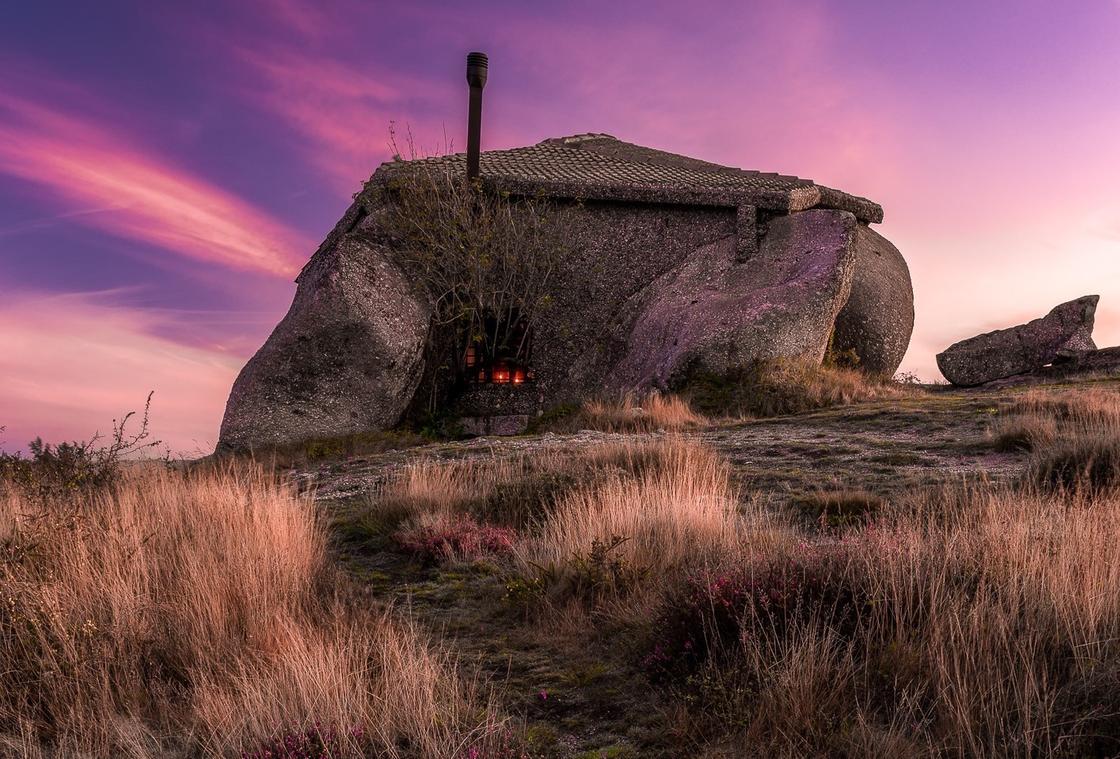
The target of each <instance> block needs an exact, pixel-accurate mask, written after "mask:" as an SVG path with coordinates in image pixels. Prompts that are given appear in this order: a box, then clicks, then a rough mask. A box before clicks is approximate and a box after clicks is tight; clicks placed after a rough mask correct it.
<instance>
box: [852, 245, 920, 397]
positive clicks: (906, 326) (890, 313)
mask: <svg viewBox="0 0 1120 759" xmlns="http://www.w3.org/2000/svg"><path fill="white" fill-rule="evenodd" d="M855 248H856V265H855V268H856V271H857V272H858V274H857V275H856V276H854V277H853V278H852V292H851V295H850V296H849V297H848V302H847V304H845V306H844V308H843V309H841V311H840V314H839V315H838V316H837V317H836V331H835V333H834V335H833V338H832V348H833V350H834V351H836V352H844V351H849V350H851V351H854V352H855V354H856V355H857V356H858V357H859V367H860V368H861V369H863V370H864V371H866V372H869V373H872V374H880V375H887V376H890V375H893V374H894V373H895V371H896V370H897V369H898V365H899V364H901V363H902V357H903V356H904V355H906V348H907V347H908V346H909V345H910V335H911V334H912V333H913V331H914V288H913V286H912V285H911V283H910V269H909V268H907V266H906V259H904V258H903V257H902V254H901V253H899V252H898V248H896V247H895V246H894V245H892V244H891V241H890V240H888V239H887V238H885V237H883V236H882V235H881V234H879V233H878V232H876V231H875V230H873V229H871V228H870V227H867V226H865V225H863V224H861V225H860V226H859V227H858V228H857V230H856V241H855Z"/></svg>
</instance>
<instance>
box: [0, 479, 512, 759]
mask: <svg viewBox="0 0 1120 759" xmlns="http://www.w3.org/2000/svg"><path fill="white" fill-rule="evenodd" d="M324 547H325V535H324V531H323V528H322V526H321V525H320V524H319V522H318V520H317V519H316V517H315V514H314V512H313V511H312V508H311V504H310V502H309V501H308V500H306V499H302V498H299V497H296V496H295V495H294V494H293V493H292V492H291V491H290V490H289V489H287V488H285V487H282V486H280V485H278V484H277V483H276V482H275V481H274V480H273V479H272V478H270V477H269V476H267V475H265V474H264V473H262V472H261V471H260V470H259V469H238V470H235V469H224V470H220V471H211V472H209V473H199V474H195V475H182V474H177V473H170V472H167V471H163V470H162V469H148V470H144V471H141V472H133V473H132V474H131V475H130V476H128V477H127V478H126V479H125V481H124V482H123V483H122V484H120V485H119V486H118V487H116V488H114V489H112V490H106V491H103V492H99V493H94V494H92V495H89V496H88V497H85V496H74V497H72V498H70V499H66V500H62V499H57V498H56V499H51V500H48V501H46V502H41V501H32V500H28V499H26V498H24V497H22V496H20V495H19V494H18V493H15V492H9V493H7V494H5V496H4V498H3V500H2V501H0V600H2V603H3V606H2V608H0V725H2V726H4V727H3V728H2V729H3V732H4V736H3V740H5V741H6V742H7V743H8V745H9V746H18V747H19V749H18V750H20V751H23V752H32V753H33V752H35V751H37V750H39V749H40V748H47V749H50V750H53V751H57V752H60V754H61V755H94V756H135V757H148V756H167V755H176V754H182V755H197V754H205V755H224V754H230V753H234V754H236V753H237V752H239V751H242V750H248V749H253V748H254V747H255V746H257V745H259V744H260V742H261V741H266V740H270V739H275V738H277V737H278V735H277V733H278V731H280V730H283V729H293V730H298V729H301V728H305V727H307V726H309V725H311V724H313V723H314V722H318V723H320V724H321V725H323V726H330V727H333V728H335V729H337V730H339V731H341V732H342V734H343V735H344V736H348V731H350V730H351V729H352V728H361V730H362V731H363V732H364V737H363V738H361V739H358V738H354V737H353V736H350V737H344V738H343V743H344V744H347V745H345V746H344V748H345V749H353V750H355V751H357V750H358V748H359V744H362V747H363V748H365V749H366V750H374V751H376V752H377V753H378V755H385V756H397V755H399V754H400V748H399V747H400V746H401V745H404V743H402V741H403V742H405V743H407V744H408V745H411V746H412V747H413V753H418V754H420V755H423V756H431V757H437V756H439V757H442V756H450V755H453V754H454V753H456V752H457V751H458V750H460V749H461V748H462V747H463V746H464V745H467V744H469V743H470V742H471V741H479V742H481V741H485V740H486V737H485V734H486V733H487V731H488V730H490V729H492V728H493V725H492V724H490V723H489V722H488V719H489V718H488V717H486V714H487V710H486V706H487V701H486V698H484V697H483V696H482V695H481V694H480V692H479V690H478V689H477V688H476V687H475V686H474V685H472V684H471V683H469V682H465V681H463V680H462V679H460V678H459V677H458V675H457V673H456V672H455V667H454V664H453V662H452V661H451V660H450V659H449V658H448V657H447V656H445V655H444V654H442V653H440V652H439V651H436V650H433V649H432V648H430V647H429V646H428V645H427V644H426V643H425V642H424V640H423V638H422V637H420V636H419V635H418V634H417V633H416V632H415V631H413V630H411V629H409V628H408V627H406V626H402V624H401V623H399V622H396V621H394V620H391V619H390V618H389V617H388V616H387V615H386V614H384V613H375V612H371V611H366V610H363V609H364V605H363V604H358V603H354V602H353V601H351V600H348V599H347V598H346V596H345V594H344V593H343V592H342V591H341V590H340V587H339V585H338V584H337V583H336V581H335V580H334V579H332V576H331V573H330V572H329V570H328V568H327V566H326V563H325V562H326V558H325V552H324ZM48 753H49V751H48ZM410 755H411V754H410Z"/></svg>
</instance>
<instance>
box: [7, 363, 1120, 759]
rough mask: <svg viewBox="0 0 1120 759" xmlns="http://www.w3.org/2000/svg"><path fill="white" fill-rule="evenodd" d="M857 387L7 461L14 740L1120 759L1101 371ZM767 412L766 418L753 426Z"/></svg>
mask: <svg viewBox="0 0 1120 759" xmlns="http://www.w3.org/2000/svg"><path fill="white" fill-rule="evenodd" d="M841 380H842V381H838V382H832V381H831V380H829V379H828V378H825V379H823V380H822V379H821V378H820V377H814V378H813V379H812V381H811V382H807V383H803V385H802V386H803V387H806V386H807V387H809V388H810V390H809V391H807V392H804V393H801V394H800V395H797V396H796V397H793V398H790V397H786V396H784V395H783V396H782V397H780V398H778V399H777V400H775V398H774V397H768V398H767V399H766V404H765V405H764V406H762V407H759V406H757V405H756V406H754V407H752V406H751V402H752V401H751V398H750V397H747V396H744V395H743V393H742V392H740V391H739V390H736V391H735V392H737V393H739V396H738V397H739V399H740V400H741V401H742V404H741V405H740V407H739V408H738V409H737V410H736V414H735V418H733V419H728V418H724V417H719V416H715V415H712V414H710V413H709V414H708V415H702V414H700V413H698V412H697V411H695V410H694V408H690V407H689V405H688V403H685V402H682V401H680V400H677V399H655V400H652V401H651V400H650V399H636V398H629V399H626V400H625V401H623V402H622V403H616V404H608V403H601V404H594V405H589V406H587V407H585V408H584V409H582V410H578V411H574V412H573V413H571V414H568V415H566V416H564V417H563V418H562V419H561V418H557V419H556V420H553V422H552V430H551V431H542V432H540V433H538V434H534V435H528V436H523V437H519V438H510V439H485V440H470V441H459V442H442V443H431V444H424V445H415V446H408V447H402V448H399V449H396V450H387V451H385V450H380V451H377V452H371V453H368V454H356V453H355V454H353V455H350V456H348V457H345V458H326V459H321V460H319V461H318V462H317V463H314V464H303V465H301V466H300V467H297V468H296V469H295V470H293V471H291V472H281V473H278V474H277V475H269V474H266V473H265V472H263V471H262V470H261V469H260V468H259V467H256V466H255V465H251V464H247V463H245V462H237V463H231V464H228V465H222V466H206V467H198V466H196V467H193V468H187V469H185V470H184V468H182V467H179V468H173V469H167V468H166V467H157V466H154V465H151V466H147V467H125V468H124V471H123V474H122V475H121V476H120V477H117V478H113V479H112V480H111V481H109V482H108V483H98V484H97V485H91V486H88V487H87V486H83V487H79V488H77V489H71V490H58V489H52V488H47V489H45V490H44V489H40V490H37V491H30V490H28V488H27V487H26V477H23V478H22V479H18V480H17V479H16V478H13V477H11V476H9V477H8V478H7V479H6V480H5V482H6V485H5V486H4V491H3V496H2V497H0V593H2V594H3V602H4V605H3V607H2V608H0V636H2V637H0V643H2V646H0V686H2V687H0V694H2V695H0V725H10V726H12V727H10V728H4V730H5V736H4V739H5V740H6V741H7V744H8V746H9V747H10V750H11V751H13V752H16V753H17V754H18V753H20V752H22V753H25V754H28V755H35V754H36V752H40V751H42V752H43V755H51V752H52V750H54V749H61V753H62V755H77V754H92V755H106V756H108V755H113V756H117V755H133V756H162V755H168V754H172V755H173V754H178V755H181V756H191V755H208V754H218V755H228V756H254V757H258V756H259V757H265V756H320V755H324V754H326V755H329V756H402V757H404V756H430V757H470V758H471V759H482V758H483V757H596V756H607V757H627V756H633V757H639V756H641V757H647V756H650V757H659V756H661V757H681V756H711V757H723V756H727V757H733V756H789V757H795V756H796V757H800V756H851V757H866V756H884V757H887V756H890V757H901V756H960V757H965V756H990V755H1000V756H1069V757H1087V756H1100V757H1104V756H1112V755H1115V754H1116V753H1117V752H1118V751H1120V716H1118V715H1120V695H1118V694H1120V687H1118V686H1120V569H1118V567H1120V527H1117V526H1116V525H1117V524H1118V523H1120V522H1118V520H1117V516H1118V515H1120V489H1118V485H1120V383H1117V382H1114V381H1097V382H1083V383H1080V384H1069V385H1061V386H1044V387H1036V388H1033V389H1029V390H1025V389H1003V390H999V391H990V392H983V391H971V392H965V391H953V390H947V389H944V388H932V389H930V388H926V389H918V388H913V387H895V386H884V385H876V386H874V387H867V388H861V387H860V386H859V385H858V384H856V385H853V384H851V382H850V380H851V377H844V378H841ZM793 384H796V383H793ZM838 388H839V389H838ZM709 390H710V391H711V390H713V389H712V388H709ZM714 391H722V389H721V388H714ZM748 395H749V394H748ZM692 403H693V404H694V407H695V405H701V401H700V400H698V399H697V398H696V397H693V398H692ZM791 410H792V411H796V413H783V412H787V411H791ZM767 412H769V413H783V415H781V416H771V417H767V418H750V415H751V414H758V413H767ZM593 428H598V429H593ZM6 471H8V472H9V475H10V474H11V471H14V470H12V469H11V468H9V469H8V470H6ZM21 471H24V470H21ZM24 474H26V471H24ZM269 752H271V753H269Z"/></svg>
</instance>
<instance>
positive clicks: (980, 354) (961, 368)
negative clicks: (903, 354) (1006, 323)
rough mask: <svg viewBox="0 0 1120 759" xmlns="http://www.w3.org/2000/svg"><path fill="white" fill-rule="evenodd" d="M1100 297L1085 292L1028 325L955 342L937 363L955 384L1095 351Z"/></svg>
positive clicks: (997, 376) (973, 382)
mask: <svg viewBox="0 0 1120 759" xmlns="http://www.w3.org/2000/svg"><path fill="white" fill-rule="evenodd" d="M1099 299H1100V296H1098V295H1086V296H1084V297H1081V298H1078V299H1077V300H1071V301H1069V302H1068V303H1063V304H1061V305H1060V306H1055V307H1054V309H1053V310H1052V311H1050V313H1048V314H1047V315H1046V316H1043V317H1042V318H1039V319H1035V320H1034V321H1031V322H1027V323H1026V324H1020V325H1019V326H1017V327H1010V328H1008V329H1000V330H996V331H994V332H987V333H985V334H983V335H977V336H976V337H970V338H969V339H967V340H962V341H960V342H959V343H954V344H953V345H951V346H949V347H948V348H946V349H945V350H944V351H943V352H941V353H939V354H937V366H938V368H939V369H940V370H941V373H942V374H944V375H945V379H947V380H949V381H950V382H952V383H953V384H954V385H961V386H963V387H973V386H976V385H982V384H984V383H985V382H991V381H992V380H997V379H1003V378H1004V377H1011V376H1014V375H1016V374H1024V373H1026V372H1030V371H1034V370H1036V369H1040V368H1042V367H1044V366H1046V365H1048V364H1052V363H1054V362H1055V361H1061V360H1066V359H1070V358H1074V357H1076V356H1079V355H1081V354H1082V353H1085V352H1087V351H1092V350H1095V349H1096V345H1095V344H1094V343H1093V337H1092V335H1093V320H1094V316H1095V314H1096V310H1097V301H1098V300H1099Z"/></svg>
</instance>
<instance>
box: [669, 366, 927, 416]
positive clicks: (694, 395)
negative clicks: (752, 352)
mask: <svg viewBox="0 0 1120 759" xmlns="http://www.w3.org/2000/svg"><path fill="white" fill-rule="evenodd" d="M920 392H922V391H921V390H920V389H918V388H916V387H913V386H908V385H903V384H901V383H898V382H894V381H892V380H890V379H888V378H883V377H875V376H870V375H868V374H865V373H864V372H862V371H859V370H858V369H853V368H847V367H839V366H822V365H820V364H816V363H813V362H811V361H797V360H791V359H774V360H770V361H760V362H758V363H756V364H754V365H753V366H750V367H746V368H744V369H741V370H739V371H737V372H735V373H733V374H732V375H730V376H709V375H696V376H693V377H691V378H690V379H689V380H688V382H687V384H686V387H685V388H684V390H683V391H682V395H683V396H684V397H685V398H686V399H688V401H689V402H690V403H691V404H692V406H693V407H694V408H696V409H698V410H699V411H701V412H704V413H706V414H710V415H717V414H718V415H721V416H732V417H734V416H740V417H772V416H783V415H786V414H797V413H802V412H806V411H814V410H817V409H823V408H830V407H833V406H846V405H850V404H855V403H868V402H872V401H883V400H894V399H899V398H906V397H911V396H915V395H917V394H919V393H920Z"/></svg>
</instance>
